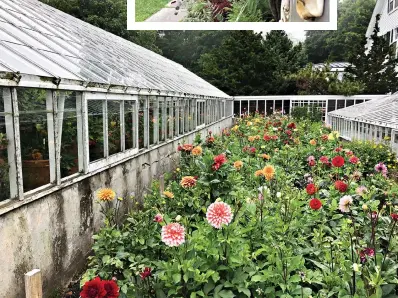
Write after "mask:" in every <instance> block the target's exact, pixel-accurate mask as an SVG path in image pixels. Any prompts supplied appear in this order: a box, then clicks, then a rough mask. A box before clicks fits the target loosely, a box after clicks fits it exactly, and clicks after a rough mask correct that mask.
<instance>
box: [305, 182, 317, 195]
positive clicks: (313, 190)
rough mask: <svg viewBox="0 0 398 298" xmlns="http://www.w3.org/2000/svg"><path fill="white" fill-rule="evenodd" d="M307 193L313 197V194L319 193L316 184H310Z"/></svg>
mask: <svg viewBox="0 0 398 298" xmlns="http://www.w3.org/2000/svg"><path fill="white" fill-rule="evenodd" d="M306 191H307V194H309V195H310V196H312V195H313V194H315V193H316V192H317V188H316V186H315V184H313V183H310V184H308V185H307V187H306Z"/></svg>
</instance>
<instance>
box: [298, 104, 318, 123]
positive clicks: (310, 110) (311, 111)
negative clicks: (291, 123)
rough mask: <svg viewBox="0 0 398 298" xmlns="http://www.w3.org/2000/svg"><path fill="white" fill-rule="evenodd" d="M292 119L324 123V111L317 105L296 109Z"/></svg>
mask: <svg viewBox="0 0 398 298" xmlns="http://www.w3.org/2000/svg"><path fill="white" fill-rule="evenodd" d="M292 117H293V118H294V119H297V120H309V121H312V122H319V121H322V111H321V108H320V107H318V106H317V105H308V106H304V107H294V108H293V109H292Z"/></svg>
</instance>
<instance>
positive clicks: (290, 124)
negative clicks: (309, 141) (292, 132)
mask: <svg viewBox="0 0 398 298" xmlns="http://www.w3.org/2000/svg"><path fill="white" fill-rule="evenodd" d="M287 128H290V129H295V128H296V124H295V123H294V122H292V123H289V124H288V125H287Z"/></svg>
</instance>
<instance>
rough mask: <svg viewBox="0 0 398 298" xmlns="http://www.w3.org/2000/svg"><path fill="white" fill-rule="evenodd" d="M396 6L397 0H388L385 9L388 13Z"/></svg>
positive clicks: (397, 5) (397, 4)
mask: <svg viewBox="0 0 398 298" xmlns="http://www.w3.org/2000/svg"><path fill="white" fill-rule="evenodd" d="M396 8H398V0H388V5H387V11H388V13H390V12H392V11H393V10H395V9H396Z"/></svg>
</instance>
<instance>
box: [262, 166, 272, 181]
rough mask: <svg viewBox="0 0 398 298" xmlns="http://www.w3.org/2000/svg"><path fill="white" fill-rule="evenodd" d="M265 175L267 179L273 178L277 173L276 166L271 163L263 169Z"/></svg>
mask: <svg viewBox="0 0 398 298" xmlns="http://www.w3.org/2000/svg"><path fill="white" fill-rule="evenodd" d="M263 175H264V177H265V178H266V179H267V180H271V179H272V178H274V175H275V168H274V167H273V166H271V165H267V166H265V167H264V169H263Z"/></svg>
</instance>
